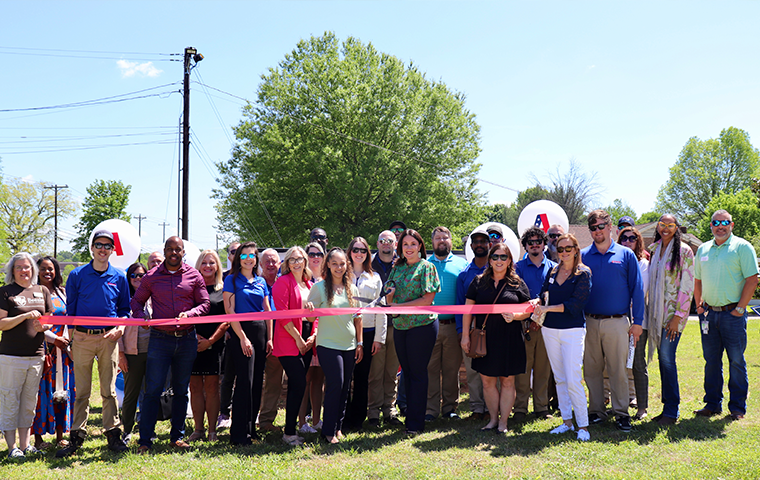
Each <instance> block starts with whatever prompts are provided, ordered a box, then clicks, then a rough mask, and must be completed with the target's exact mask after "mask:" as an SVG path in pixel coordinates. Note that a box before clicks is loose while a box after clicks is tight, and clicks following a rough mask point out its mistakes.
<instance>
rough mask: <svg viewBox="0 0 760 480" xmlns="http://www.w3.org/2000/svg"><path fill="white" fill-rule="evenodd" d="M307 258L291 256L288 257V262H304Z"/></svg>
mask: <svg viewBox="0 0 760 480" xmlns="http://www.w3.org/2000/svg"><path fill="white" fill-rule="evenodd" d="M305 261H306V259H305V258H303V257H290V258H289V259H288V263H303V262H305Z"/></svg>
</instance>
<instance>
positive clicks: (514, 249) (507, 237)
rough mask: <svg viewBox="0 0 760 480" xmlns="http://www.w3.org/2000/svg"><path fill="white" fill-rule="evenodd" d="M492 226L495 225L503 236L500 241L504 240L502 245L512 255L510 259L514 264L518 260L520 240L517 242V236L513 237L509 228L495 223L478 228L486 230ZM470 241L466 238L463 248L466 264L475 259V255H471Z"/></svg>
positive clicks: (513, 234) (513, 233)
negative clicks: (507, 248) (504, 244)
mask: <svg viewBox="0 0 760 480" xmlns="http://www.w3.org/2000/svg"><path fill="white" fill-rule="evenodd" d="M492 225H497V226H498V227H499V228H500V229H501V234H502V235H503V237H502V239H503V240H504V243H506V244H507V247H509V252H510V253H511V254H512V259H513V260H514V261H515V262H517V261H518V260H520V240H518V238H517V235H515V232H513V231H512V229H511V228H509V227H508V226H506V225H504V224H503V223H496V222H488V223H484V224H483V225H481V226H479V227H478V228H483V229H484V230H488V227H490V226H492ZM473 231H474V230H473ZM471 241H472V240H471V238H470V237H467V243H466V244H465V246H464V255H465V257H467V261H468V262H471V261H472V259H473V258H475V253H473V251H472V247H471V246H470V243H471Z"/></svg>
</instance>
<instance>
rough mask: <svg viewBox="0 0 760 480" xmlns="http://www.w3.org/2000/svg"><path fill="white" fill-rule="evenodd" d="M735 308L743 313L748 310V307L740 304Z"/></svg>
mask: <svg viewBox="0 0 760 480" xmlns="http://www.w3.org/2000/svg"><path fill="white" fill-rule="evenodd" d="M734 310H736V311H737V312H739V313H741V314H742V315H744V312H746V311H747V309H746V308H744V307H740V306H738V305H737V306H736V308H735V309H734Z"/></svg>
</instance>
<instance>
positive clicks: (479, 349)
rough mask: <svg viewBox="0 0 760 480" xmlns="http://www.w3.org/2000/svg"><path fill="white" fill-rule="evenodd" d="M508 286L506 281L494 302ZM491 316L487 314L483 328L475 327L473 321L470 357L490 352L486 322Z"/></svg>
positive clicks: (482, 355) (480, 356)
mask: <svg viewBox="0 0 760 480" xmlns="http://www.w3.org/2000/svg"><path fill="white" fill-rule="evenodd" d="M506 286H507V284H506V282H505V283H504V285H502V286H501V290H499V293H497V294H496V298H495V299H494V301H493V303H494V304H495V303H496V301H497V300H498V299H499V297H500V296H501V292H502V291H503V290H504V287H506ZM489 316H491V314H490V313H489V314H487V315H486V318H485V320H483V326H482V327H481V328H475V322H472V326H471V327H470V351H469V352H467V356H468V357H470V358H483V357H485V356H486V355H487V354H488V348H487V347H486V322H487V321H488V317H489Z"/></svg>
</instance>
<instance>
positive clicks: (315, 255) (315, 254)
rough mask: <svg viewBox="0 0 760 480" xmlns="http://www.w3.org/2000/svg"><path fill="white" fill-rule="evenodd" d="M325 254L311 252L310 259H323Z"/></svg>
mask: <svg viewBox="0 0 760 480" xmlns="http://www.w3.org/2000/svg"><path fill="white" fill-rule="evenodd" d="M324 256H325V254H324V253H322V252H309V258H322V257H324Z"/></svg>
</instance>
